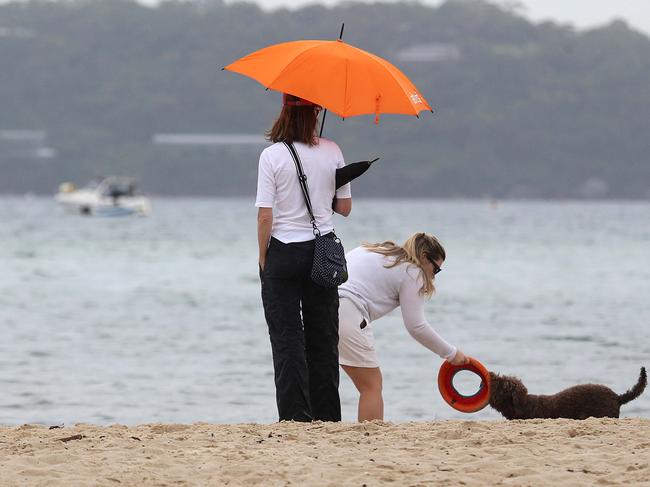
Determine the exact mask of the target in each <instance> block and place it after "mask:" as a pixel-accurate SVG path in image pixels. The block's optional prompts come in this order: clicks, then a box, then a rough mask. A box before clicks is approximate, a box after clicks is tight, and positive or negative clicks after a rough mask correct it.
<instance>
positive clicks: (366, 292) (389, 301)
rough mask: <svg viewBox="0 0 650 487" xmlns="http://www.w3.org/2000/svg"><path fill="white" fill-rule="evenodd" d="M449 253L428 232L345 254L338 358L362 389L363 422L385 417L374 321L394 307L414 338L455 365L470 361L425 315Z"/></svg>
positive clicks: (359, 414) (357, 385) (359, 411)
mask: <svg viewBox="0 0 650 487" xmlns="http://www.w3.org/2000/svg"><path fill="white" fill-rule="evenodd" d="M445 255H446V254H445V249H444V248H443V247H442V245H441V244H440V242H438V240H437V239H436V238H435V237H434V236H432V235H427V234H426V233H416V234H414V235H412V236H411V237H410V238H409V239H408V240H407V241H406V242H405V243H404V245H401V246H400V245H396V244H395V243H393V242H382V243H377V244H364V245H363V246H361V247H357V248H356V249H353V250H351V251H350V252H348V254H347V255H346V259H347V262H348V273H349V275H350V279H349V280H348V281H347V282H346V283H344V284H342V285H341V287H340V288H339V295H340V297H341V304H340V308H339V320H340V339H339V354H340V356H339V360H340V363H341V367H342V368H343V370H344V371H345V372H346V374H348V375H349V376H350V378H351V379H352V382H353V383H354V385H355V387H356V388H357V390H358V391H359V409H358V419H359V421H370V420H373V419H381V420H383V419H384V400H383V398H382V376H381V370H380V368H379V361H378V359H377V353H376V351H375V341H374V338H373V334H372V326H371V324H374V322H375V321H376V320H378V319H379V318H381V317H382V316H384V315H385V314H387V313H389V312H391V311H392V310H394V309H395V308H397V307H399V308H400V310H401V311H402V319H403V321H404V326H405V327H406V329H407V330H408V332H409V333H410V334H411V336H412V337H413V338H415V339H416V340H417V341H418V342H420V343H421V344H422V345H424V346H425V347H426V348H428V349H429V350H431V351H432V352H433V353H435V354H436V355H438V356H440V357H441V358H443V359H446V360H447V361H449V362H451V363H452V364H453V365H463V364H465V363H467V362H468V361H469V359H467V358H466V357H465V355H464V354H463V352H461V351H460V350H458V349H457V348H456V347H454V346H452V345H450V344H449V343H447V342H446V341H445V340H444V339H443V338H442V337H441V336H440V335H438V334H437V333H436V331H435V330H434V329H433V328H432V327H431V325H429V323H428V322H427V320H426V319H425V317H424V302H425V298H427V297H430V296H432V295H433V294H434V293H435V287H434V280H435V276H436V274H438V273H439V272H440V271H441V270H442V264H443V262H444V261H445Z"/></svg>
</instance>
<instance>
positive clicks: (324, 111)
mask: <svg viewBox="0 0 650 487" xmlns="http://www.w3.org/2000/svg"><path fill="white" fill-rule="evenodd" d="M325 115H327V108H325V109H324V110H323V120H322V121H321V123H320V134H318V136H319V137H322V136H323V128H324V127H325Z"/></svg>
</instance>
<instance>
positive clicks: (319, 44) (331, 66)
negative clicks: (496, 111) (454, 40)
mask: <svg viewBox="0 0 650 487" xmlns="http://www.w3.org/2000/svg"><path fill="white" fill-rule="evenodd" d="M223 69H227V70H229V71H233V72H235V73H239V74H243V75H244V76H248V77H250V78H253V79H254V80H256V81H258V82H260V83H261V84H262V85H264V86H265V87H266V88H269V89H272V90H277V91H281V92H283V93H289V94H291V95H294V96H298V97H300V98H303V99H305V100H309V101H311V102H313V103H317V104H319V105H321V106H323V107H325V108H327V109H328V110H331V111H333V112H334V113H336V114H337V115H339V116H341V117H343V118H346V117H351V116H354V115H368V114H375V123H378V122H379V114H380V113H401V114H406V115H415V116H417V115H418V113H420V112H421V111H423V110H429V111H432V110H431V107H430V106H429V104H428V103H427V101H426V100H425V99H424V97H423V96H422V95H421V94H420V92H419V91H418V89H417V88H416V87H415V85H414V84H413V83H412V82H411V80H409V79H408V78H407V77H406V76H405V75H404V73H402V72H401V71H400V70H399V69H397V68H396V67H395V66H393V65H392V64H391V63H389V62H388V61H386V60H385V59H382V58H380V57H379V56H375V55H374V54H371V53H369V52H367V51H364V50H362V49H359V48H357V47H354V46H351V45H350V44H347V43H345V42H343V41H342V40H341V39H338V40H335V41H318V40H309V41H293V42H285V43H282V44H275V45H273V46H269V47H266V48H264V49H260V50H259V51H255V52H253V53H251V54H249V55H247V56H244V57H243V58H241V59H239V60H237V61H235V62H234V63H232V64H229V65H228V66H226V67H225V68H223Z"/></svg>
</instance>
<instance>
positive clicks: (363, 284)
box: [339, 247, 456, 359]
mask: <svg viewBox="0 0 650 487" xmlns="http://www.w3.org/2000/svg"><path fill="white" fill-rule="evenodd" d="M345 258H346V260H347V263H348V274H349V278H348V281H347V282H345V283H343V284H342V285H341V286H339V296H340V297H342V298H347V299H349V300H350V301H352V302H353V303H354V304H355V306H356V307H357V308H359V310H360V311H361V313H362V314H363V317H364V319H365V320H366V321H368V323H370V322H373V321H375V320H377V319H379V318H381V317H382V316H384V315H386V314H387V313H390V312H391V311H393V310H394V309H395V308H397V307H398V306H399V307H400V310H401V312H402V319H403V321H404V326H405V327H406V329H407V330H408V332H409V334H410V335H411V336H412V337H413V338H415V339H416V340H417V341H418V342H419V343H421V344H422V345H424V346H425V347H426V348H428V349H429V350H431V351H432V352H434V353H436V354H438V355H439V356H440V357H442V358H444V359H448V358H452V357H453V356H454V355H456V347H454V346H452V345H450V344H449V343H447V342H446V341H445V340H444V339H443V338H442V337H441V336H440V335H438V333H436V331H435V330H434V329H433V328H432V327H431V325H430V324H429V323H428V322H427V320H426V318H425V317H424V300H425V297H424V295H423V294H422V293H420V289H421V288H422V285H423V284H424V282H423V278H422V273H421V270H420V269H419V268H418V267H417V266H414V265H413V264H410V263H406V262H402V263H401V264H398V265H396V266H395V267H390V268H387V267H385V266H386V265H390V264H392V263H393V262H394V259H393V258H392V257H385V256H383V255H382V254H378V253H377V252H371V251H369V250H367V249H365V248H364V247H357V248H355V249H353V250H351V251H350V252H348V253H347V254H346V255H345Z"/></svg>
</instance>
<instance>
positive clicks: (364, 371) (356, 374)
mask: <svg viewBox="0 0 650 487" xmlns="http://www.w3.org/2000/svg"><path fill="white" fill-rule="evenodd" d="M341 367H342V368H343V370H344V371H345V373H346V374H348V375H349V376H350V379H352V382H353V383H354V385H355V387H356V388H357V390H358V391H359V394H360V396H359V422H362V421H372V420H373V419H380V420H382V421H383V419H384V399H383V398H382V396H381V388H382V380H381V370H380V369H379V367H374V368H367V367H350V366H349V365H341Z"/></svg>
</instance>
